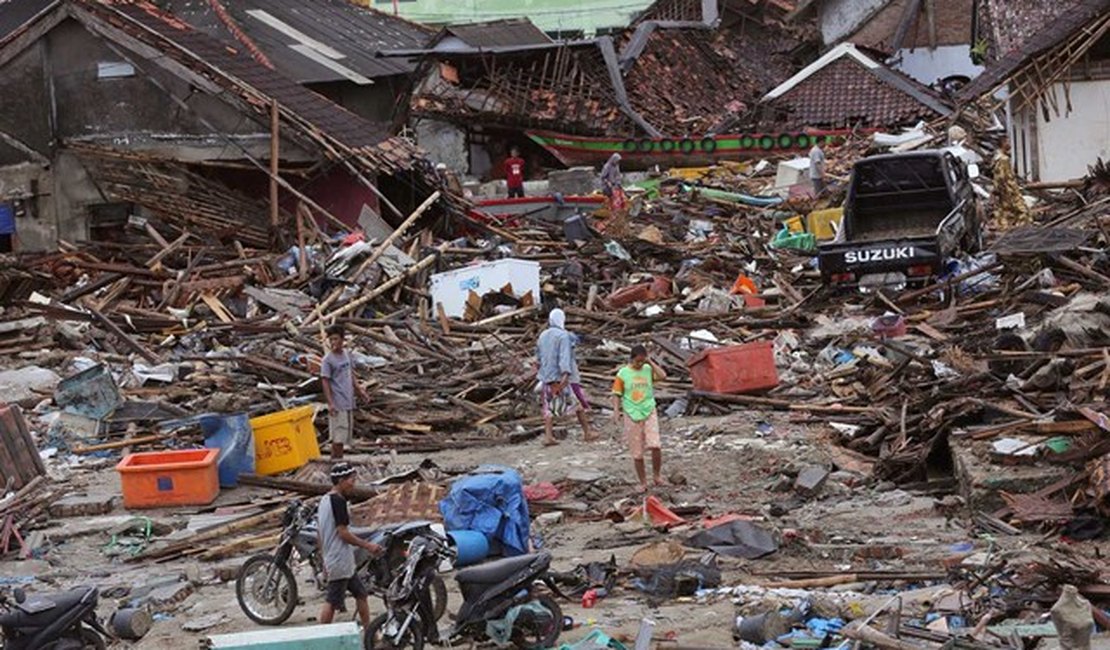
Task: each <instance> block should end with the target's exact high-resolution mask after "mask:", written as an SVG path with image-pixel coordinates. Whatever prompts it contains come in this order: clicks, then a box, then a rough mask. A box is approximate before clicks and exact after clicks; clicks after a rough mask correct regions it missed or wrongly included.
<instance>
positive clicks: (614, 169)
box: [601, 153, 628, 239]
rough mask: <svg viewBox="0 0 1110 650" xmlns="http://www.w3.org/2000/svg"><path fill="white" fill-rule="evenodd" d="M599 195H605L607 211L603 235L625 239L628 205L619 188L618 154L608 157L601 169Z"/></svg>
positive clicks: (619, 162) (619, 167)
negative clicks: (607, 216)
mask: <svg viewBox="0 0 1110 650" xmlns="http://www.w3.org/2000/svg"><path fill="white" fill-rule="evenodd" d="M601 193H602V194H604V195H605V207H606V208H607V209H608V211H609V220H608V221H607V222H606V224H605V234H607V235H609V236H610V237H613V238H614V239H623V238H624V237H627V236H628V210H627V208H628V203H627V201H626V200H625V196H624V188H623V187H621V155H620V154H619V153H615V154H613V155H612V156H609V160H608V161H607V162H606V163H605V166H604V167H602V168H601Z"/></svg>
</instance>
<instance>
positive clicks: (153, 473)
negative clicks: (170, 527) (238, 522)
mask: <svg viewBox="0 0 1110 650" xmlns="http://www.w3.org/2000/svg"><path fill="white" fill-rule="evenodd" d="M219 453H220V450H219V449H185V450H181V451H148V452H142V453H138V454H128V455H126V456H124V458H123V460H121V461H120V462H119V464H118V465H116V471H117V472H119V478H120V482H121V483H122V484H123V507H125V508H159V507H162V506H204V505H208V504H209V503H212V502H213V501H215V500H216V497H217V496H218V495H219V494H220V478H219V475H218V474H217V473H216V456H218V455H219Z"/></svg>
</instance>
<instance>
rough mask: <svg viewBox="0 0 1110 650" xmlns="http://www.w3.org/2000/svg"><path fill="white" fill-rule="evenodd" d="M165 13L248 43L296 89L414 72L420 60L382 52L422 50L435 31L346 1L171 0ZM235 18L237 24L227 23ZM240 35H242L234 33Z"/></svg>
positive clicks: (230, 38) (166, 3) (214, 32)
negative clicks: (379, 54) (216, 0)
mask: <svg viewBox="0 0 1110 650" xmlns="http://www.w3.org/2000/svg"><path fill="white" fill-rule="evenodd" d="M163 4H164V6H165V8H166V9H167V10H168V11H170V12H171V13H173V14H174V15H175V16H177V17H179V18H181V19H182V20H184V21H186V22H188V23H189V24H191V25H193V26H194V27H197V28H198V29H201V30H203V31H205V32H206V33H208V34H209V35H211V36H216V37H217V38H219V39H221V40H223V41H225V42H232V43H235V44H237V45H244V43H243V36H245V38H246V39H249V41H250V42H252V43H253V44H254V45H256V46H257V47H258V49H259V50H261V51H262V53H264V54H265V56H266V58H267V59H269V61H270V62H271V63H272V65H273V66H274V67H275V68H276V69H277V70H279V71H280V72H281V73H282V74H284V75H285V76H287V77H289V78H291V79H292V80H293V81H296V82H298V83H302V84H304V83H323V82H333V81H350V82H353V83H356V84H360V85H361V84H369V83H371V82H372V80H373V79H374V78H376V77H387V76H392V75H403V74H408V73H410V72H412V70H413V68H414V67H415V62H414V61H410V60H406V59H392V58H391V59H381V58H377V57H376V56H375V53H376V52H377V51H378V50H396V49H409V48H420V47H423V46H424V44H425V43H427V42H428V39H429V38H431V36H432V34H433V31H432V30H430V29H429V28H426V27H424V26H423V25H418V24H416V23H412V22H409V21H407V20H404V19H402V18H397V17H395V16H391V15H389V14H385V13H382V12H380V11H376V10H374V9H369V8H366V7H360V6H357V5H355V4H353V3H351V2H348V1H347V0H223V1H222V3H220V6H221V8H222V9H223V10H224V12H225V15H224V16H222V17H221V16H220V15H219V13H218V12H217V9H216V8H215V7H214V6H213V5H214V3H213V2H211V1H210V0H168V1H167V2H165V3H163ZM229 20H230V22H231V23H232V24H231V25H229V24H228V23H229ZM234 31H239V32H240V34H236V33H234Z"/></svg>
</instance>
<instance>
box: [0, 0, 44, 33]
mask: <svg viewBox="0 0 1110 650" xmlns="http://www.w3.org/2000/svg"><path fill="white" fill-rule="evenodd" d="M56 2H57V0H4V1H0V41H2V40H4V39H6V38H7V37H8V36H10V35H11V34H13V33H14V32H16V31H17V30H19V28H20V27H23V25H25V24H27V23H28V22H30V21H31V19H32V18H34V17H35V16H37V15H39V14H40V13H42V12H44V11H46V10H47V9H50V8H51V7H52V6H53V5H54V4H55V3H56Z"/></svg>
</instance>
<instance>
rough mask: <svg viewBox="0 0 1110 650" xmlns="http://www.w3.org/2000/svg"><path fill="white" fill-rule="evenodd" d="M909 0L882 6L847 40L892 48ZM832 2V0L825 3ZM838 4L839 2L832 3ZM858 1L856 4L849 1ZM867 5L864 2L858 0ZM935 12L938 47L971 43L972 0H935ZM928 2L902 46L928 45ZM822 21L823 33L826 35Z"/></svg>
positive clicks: (887, 48)
mask: <svg viewBox="0 0 1110 650" xmlns="http://www.w3.org/2000/svg"><path fill="white" fill-rule="evenodd" d="M909 2H910V0H891V1H890V2H889V4H887V5H886V6H885V7H883V8H882V9H880V10H878V11H877V12H874V13H873V14H871V15H870V16H869V17H867V18H866V20H865V21H864V22H863V23H861V24H860V25H859V27H858V29H855V30H852V31H853V33H852V34H850V38H849V39H848V40H850V41H852V42H853V43H855V44H856V45H864V46H866V47H873V48H877V49H881V50H884V51H887V52H889V51H891V45H892V44H893V42H894V35H895V33H897V31H898V25H900V24H901V23H902V17H903V16H904V15H905V14H906V6H907V5H908V4H909ZM826 4H829V3H826ZM833 4H836V3H833ZM841 4H844V3H841ZM847 4H856V3H847ZM858 4H860V5H865V4H866V3H864V2H859V3H858ZM933 4H934V5H935V8H936V15H935V16H934V17H933V26H934V28H935V29H936V36H937V42H936V44H937V45H938V46H944V45H970V44H971V16H972V9H973V6H974V2H973V0H933ZM924 9H925V3H924V2H923V3H921V10H920V11H919V12H918V14H917V17H916V19H915V20H914V22H913V23H912V24H911V25H910V29H909V31H908V32H906V38H905V41H903V42H902V47H905V48H914V49H921V48H926V49H927V48H929V47H930V45H931V43H930V41H929V25H928V20H926V15H925V11H924ZM824 27H825V26H824V25H823V24H822V35H824Z"/></svg>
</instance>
